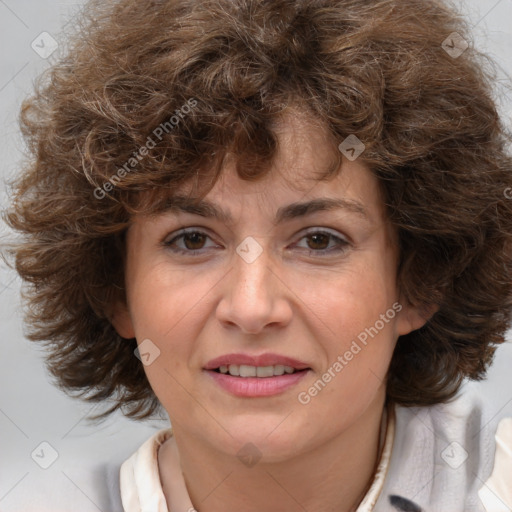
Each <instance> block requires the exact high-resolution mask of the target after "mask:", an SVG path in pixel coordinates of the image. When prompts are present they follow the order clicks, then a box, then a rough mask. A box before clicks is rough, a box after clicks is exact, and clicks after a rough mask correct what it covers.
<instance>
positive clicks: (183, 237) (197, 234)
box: [164, 229, 210, 256]
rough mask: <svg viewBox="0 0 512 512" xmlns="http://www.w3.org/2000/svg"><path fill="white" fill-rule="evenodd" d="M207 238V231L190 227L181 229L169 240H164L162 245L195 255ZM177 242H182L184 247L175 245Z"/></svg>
mask: <svg viewBox="0 0 512 512" xmlns="http://www.w3.org/2000/svg"><path fill="white" fill-rule="evenodd" d="M209 238H210V237H209V236H208V234H207V233H205V232H203V231H198V230H196V229H191V230H188V231H182V232H181V233H180V234H178V235H177V236H175V237H174V238H172V239H171V240H167V241H164V245H165V246H166V247H168V248H169V249H170V250H171V251H173V252H175V253H178V254H187V255H189V256H196V255H198V254H199V252H200V250H201V249H203V248H204V244H205V242H206V240H207V239H209ZM178 242H182V245H183V246H184V247H179V246H177V244H178Z"/></svg>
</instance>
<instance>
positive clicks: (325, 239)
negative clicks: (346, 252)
mask: <svg viewBox="0 0 512 512" xmlns="http://www.w3.org/2000/svg"><path fill="white" fill-rule="evenodd" d="M309 238H310V240H313V245H315V244H317V243H318V242H319V239H320V245H322V246H323V247H313V249H325V247H326V245H325V243H324V244H322V243H321V242H322V239H323V241H324V242H326V241H327V240H328V237H327V235H321V234H317V235H310V237H309ZM309 245H310V247H311V244H309ZM327 245H328V244H327Z"/></svg>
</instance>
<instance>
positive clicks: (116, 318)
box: [110, 300, 135, 339]
mask: <svg viewBox="0 0 512 512" xmlns="http://www.w3.org/2000/svg"><path fill="white" fill-rule="evenodd" d="M110 322H111V324H112V325H113V326H114V329H115V330H116V331H117V333H118V334H119V336H121V338H126V339H131V338H135V330H134V328H133V322H132V317H131V315H130V311H129V310H128V306H127V305H126V302H124V301H122V300H119V301H117V302H116V303H115V304H114V305H113V307H112V311H111V317H110Z"/></svg>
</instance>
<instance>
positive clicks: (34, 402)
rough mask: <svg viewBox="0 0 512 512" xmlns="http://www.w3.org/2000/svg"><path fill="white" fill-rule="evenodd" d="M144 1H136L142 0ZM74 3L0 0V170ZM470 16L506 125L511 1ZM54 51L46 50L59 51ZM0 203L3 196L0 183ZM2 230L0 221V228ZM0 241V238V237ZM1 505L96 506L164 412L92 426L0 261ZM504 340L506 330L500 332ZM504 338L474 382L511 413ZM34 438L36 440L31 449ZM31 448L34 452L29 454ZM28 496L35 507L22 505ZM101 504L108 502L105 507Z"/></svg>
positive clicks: (14, 151)
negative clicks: (59, 382) (53, 369)
mask: <svg viewBox="0 0 512 512" xmlns="http://www.w3.org/2000/svg"><path fill="white" fill-rule="evenodd" d="M141 1H143V0H141ZM81 5H83V3H82V2H79V3H77V2H71V1H62V0H61V1H56V0H44V1H43V0H20V1H15V0H0V28H1V30H0V57H1V58H0V155H1V158H0V174H1V176H2V177H3V178H4V179H6V178H7V179H8V178H10V177H12V176H13V175H15V174H16V172H17V168H18V165H19V162H20V159H21V155H22V152H23V144H22V141H21V137H20V135H19V131H18V125H17V116H18V111H19V107H20V103H21V101H22V99H23V98H24V97H25V96H26V95H27V94H29V93H30V92H31V88H32V81H33V79H34V77H36V76H37V75H38V74H39V73H40V72H41V71H42V70H44V69H45V68H46V67H48V66H49V64H50V63H51V61H52V57H50V58H48V59H43V58H41V57H40V56H39V55H38V54H37V53H36V52H35V51H34V50H33V49H32V48H31V43H32V41H34V40H40V39H39V38H40V37H41V36H40V34H41V33H42V32H48V33H50V34H51V35H52V36H53V37H55V38H56V39H58V38H59V37H58V35H59V33H60V31H61V29H62V27H64V26H65V24H66V23H67V22H68V20H70V19H73V16H74V15H76V14H77V13H78V12H79V10H80V8H81ZM457 5H458V6H459V7H460V9H461V12H463V13H465V15H467V16H469V18H470V20H471V22H472V24H473V25H474V41H473V42H474V44H475V45H476V46H477V47H478V48H479V49H482V50H484V51H487V52H488V53H489V54H490V55H492V56H493V57H494V58H495V59H496V60H497V62H498V64H499V67H500V80H499V81H498V83H497V84H496V85H497V93H496V94H497V97H498V102H499V104H500V107H501V108H502V111H503V112H504V114H505V115H506V116H507V117H508V119H509V121H510V122H511V124H512V94H511V92H510V89H507V87H508V88H510V87H511V86H512V83H511V81H510V76H511V75H512V57H511V56H512V27H511V20H512V0H499V1H497V0H465V1H463V0H457ZM58 52H59V50H57V52H56V53H55V54H54V56H53V58H54V57H55V56H56V55H58ZM0 201H1V204H2V207H3V206H4V205H5V204H6V201H7V195H6V190H5V185H4V183H3V182H2V185H1V188H0ZM6 234H7V231H6V228H5V226H4V225H1V224H0V236H3V237H5V236H6ZM0 240H1V239H0ZM0 322H1V331H0V332H1V342H0V343H1V345H0V346H1V356H0V429H1V430H0V432H1V434H2V435H1V436H0V511H1V512H11V511H21V510H24V511H25V510H37V511H38V512H42V511H45V510H48V511H50V510H51V511H52V512H59V511H60V510H64V508H62V507H61V506H60V505H59V503H61V495H63V494H65V495H67V496H68V497H69V496H71V495H72V496H73V501H72V502H73V503H74V506H73V510H74V511H75V512H80V511H84V512H86V511H87V512H89V511H91V512H92V511H98V510H100V508H99V507H97V506H96V504H95V503H94V500H93V499H91V497H92V496H94V495H95V493H96V491H94V492H93V488H96V487H98V486H101V485H103V482H101V481H99V480H98V479H99V478H100V477H98V474H97V473H96V472H95V468H97V467H99V466H101V465H102V464H103V463H105V461H110V462H114V463H115V462H119V463H120V462H122V461H123V460H125V459H126V458H127V457H128V456H129V455H130V454H131V453H132V452H133V451H135V450H136V448H137V447H138V446H139V445H140V444H141V443H142V442H143V441H145V440H146V439H147V438H148V437H149V436H150V435H151V434H153V433H154V432H155V431H156V430H158V429H160V428H164V427H166V426H168V423H167V422H166V420H165V419H162V418H160V419H159V418H155V419H154V420H151V421H147V422H144V423H142V422H134V421H131V420H128V419H126V418H124V417H123V416H121V415H120V414H117V415H115V416H113V417H111V419H109V420H108V421H107V422H106V423H104V424H102V425H101V426H99V427H98V426H91V425H88V424H87V421H86V419H85V416H86V415H87V413H88V412H90V411H91V410H92V409H93V406H92V405H90V404H85V403H82V402H80V401H77V400H72V399H70V398H68V397H67V396H66V395H64V394H63V393H62V392H60V391H58V390H57V389H56V388H55V387H53V386H52V384H51V382H50V380H49V377H48V375H47V374H46V371H45V369H44V364H43V359H42V350H41V349H40V348H39V346H37V345H36V344H34V343H30V342H28V341H26V340H25V338H24V336H23V325H22V315H21V300H20V280H19V278H17V276H16V275H15V274H14V273H13V272H12V271H11V270H9V269H7V268H6V267H5V265H4V263H3V262H2V263H0ZM509 334H510V333H509ZM509 339H511V337H510V336H509ZM511 362H512V342H510V341H509V342H508V343H506V344H505V345H503V346H501V347H500V348H499V349H498V351H497V353H496V358H495V363H494V365H493V367H492V368H491V370H490V371H489V377H488V380H487V381H486V382H484V383H482V384H481V390H482V394H484V395H485V396H486V397H488V401H489V403H490V404H491V407H492V409H493V410H495V411H496V414H500V415H503V414H504V413H505V414H507V415H511V416H512V371H511V370H512V366H511ZM42 442H48V443H49V444H50V445H51V446H52V447H53V448H54V449H55V450H56V452H57V453H58V458H57V460H56V461H55V463H54V464H53V465H51V466H50V467H49V468H48V469H46V470H45V469H42V468H41V467H40V466H39V465H38V464H36V462H34V460H33V459H32V457H31V454H32V453H33V452H34V450H35V449H36V448H37V450H36V453H41V449H43V450H45V457H48V456H50V455H51V452H50V449H48V448H47V447H44V446H43V447H42V448H41V447H40V443H42ZM38 447H39V448H38ZM34 457H35V456H34ZM34 502H37V507H35V506H34V505H30V504H32V503H34ZM104 512H107V511H104Z"/></svg>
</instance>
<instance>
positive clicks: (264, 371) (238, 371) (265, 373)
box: [211, 364, 310, 379]
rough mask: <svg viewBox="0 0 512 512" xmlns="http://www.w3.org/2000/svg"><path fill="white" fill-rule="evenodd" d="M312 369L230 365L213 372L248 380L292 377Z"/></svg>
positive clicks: (214, 369)
mask: <svg viewBox="0 0 512 512" xmlns="http://www.w3.org/2000/svg"><path fill="white" fill-rule="evenodd" d="M307 370H310V368H302V369H297V368H293V367H292V366H285V365H281V364H276V365H273V366H251V365H246V364H240V365H239V364H230V365H222V366H219V367H218V368H213V369H212V370H211V371H214V372H216V373H221V374H223V375H231V376H232V377H240V378H248V377H256V378H261V379H266V378H269V377H279V376H281V375H292V374H294V373H299V372H305V371H307Z"/></svg>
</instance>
